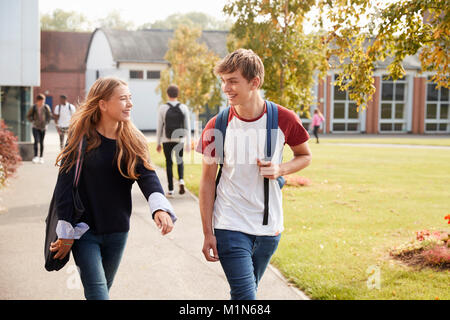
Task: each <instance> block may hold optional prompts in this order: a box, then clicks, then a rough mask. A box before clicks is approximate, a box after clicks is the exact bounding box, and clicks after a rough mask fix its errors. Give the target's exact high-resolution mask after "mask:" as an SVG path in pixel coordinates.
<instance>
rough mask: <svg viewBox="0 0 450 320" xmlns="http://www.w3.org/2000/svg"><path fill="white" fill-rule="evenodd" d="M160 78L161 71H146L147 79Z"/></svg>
mask: <svg viewBox="0 0 450 320" xmlns="http://www.w3.org/2000/svg"><path fill="white" fill-rule="evenodd" d="M159 78H161V71H147V79H159Z"/></svg>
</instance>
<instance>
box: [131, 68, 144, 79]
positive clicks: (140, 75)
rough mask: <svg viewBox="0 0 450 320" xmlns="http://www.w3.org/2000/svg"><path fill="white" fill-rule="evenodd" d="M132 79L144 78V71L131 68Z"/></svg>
mask: <svg viewBox="0 0 450 320" xmlns="http://www.w3.org/2000/svg"><path fill="white" fill-rule="evenodd" d="M130 79H144V71H142V70H130Z"/></svg>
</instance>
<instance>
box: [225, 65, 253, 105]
mask: <svg viewBox="0 0 450 320" xmlns="http://www.w3.org/2000/svg"><path fill="white" fill-rule="evenodd" d="M220 79H221V80H222V91H223V92H224V93H225V95H226V96H227V98H228V102H229V104H230V105H232V106H235V105H245V104H246V103H247V102H248V101H250V99H251V97H252V95H253V94H254V92H255V91H257V90H258V88H259V83H260V81H259V78H258V77H255V78H254V79H253V80H250V81H248V80H247V79H245V78H244V77H243V76H242V73H241V71H240V70H236V71H234V72H232V73H226V74H221V75H220Z"/></svg>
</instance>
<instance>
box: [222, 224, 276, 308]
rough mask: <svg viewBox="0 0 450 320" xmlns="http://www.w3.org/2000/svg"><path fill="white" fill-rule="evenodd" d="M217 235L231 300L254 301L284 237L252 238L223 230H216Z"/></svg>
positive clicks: (244, 234) (241, 233)
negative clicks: (281, 238) (261, 281)
mask: <svg viewBox="0 0 450 320" xmlns="http://www.w3.org/2000/svg"><path fill="white" fill-rule="evenodd" d="M214 233H215V236H216V241H217V252H218V254H219V260H220V263H221V265H222V268H223V270H224V272H225V275H226V277H227V280H228V283H229V285H230V289H231V291H230V294H231V300H255V299H256V290H257V289H258V283H259V281H260V280H261V277H262V276H263V274H264V271H265V270H266V268H267V265H268V264H269V261H270V258H271V257H272V255H273V253H274V252H275V250H276V249H277V247H278V242H279V241H280V237H281V234H279V235H277V236H253V235H250V234H246V233H243V232H238V231H230V230H221V229H214Z"/></svg>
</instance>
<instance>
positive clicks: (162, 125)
mask: <svg viewBox="0 0 450 320" xmlns="http://www.w3.org/2000/svg"><path fill="white" fill-rule="evenodd" d="M178 95H179V89H178V86H176V85H174V84H172V85H170V86H169V87H168V88H167V96H168V100H169V101H168V102H167V103H166V104H163V105H161V106H160V107H159V114H158V125H157V129H156V140H157V142H156V143H157V146H156V151H158V152H161V143H162V149H164V157H165V158H166V173H167V180H168V184H169V185H168V187H169V190H168V193H167V196H169V197H172V196H173V194H174V191H173V171H172V166H173V162H172V154H173V153H175V159H176V161H177V169H178V179H179V186H180V190H179V193H180V194H183V193H184V192H185V189H184V179H183V178H184V164H183V148H184V144H186V152H190V150H191V123H190V116H189V109H188V107H187V106H186V105H184V104H182V103H180V102H179V101H178Z"/></svg>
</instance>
